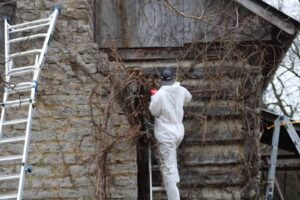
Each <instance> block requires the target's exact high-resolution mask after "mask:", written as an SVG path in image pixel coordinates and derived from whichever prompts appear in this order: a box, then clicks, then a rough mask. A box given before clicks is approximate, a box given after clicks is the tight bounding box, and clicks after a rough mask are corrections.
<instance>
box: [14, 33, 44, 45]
mask: <svg viewBox="0 0 300 200" xmlns="http://www.w3.org/2000/svg"><path fill="white" fill-rule="evenodd" d="M46 36H47V33H40V34H36V35H30V36H26V37H20V38H15V39H11V40H10V41H9V43H16V42H22V41H28V40H33V39H36V38H43V37H46Z"/></svg>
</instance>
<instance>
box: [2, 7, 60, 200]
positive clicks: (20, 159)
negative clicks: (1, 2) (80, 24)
mask: <svg viewBox="0 0 300 200" xmlns="http://www.w3.org/2000/svg"><path fill="white" fill-rule="evenodd" d="M59 12H60V7H59V6H55V8H54V11H53V13H52V14H51V15H50V16H49V17H48V18H45V19H40V20H35V21H31V22H26V23H22V24H17V25H10V24H9V23H8V21H7V20H5V22H4V31H5V33H4V37H5V38H4V39H5V74H4V76H5V80H4V81H5V83H6V86H5V88H4V94H3V102H2V104H1V106H2V111H1V119H0V146H1V145H7V144H16V143H18V144H19V143H20V142H22V144H23V148H22V153H21V154H20V155H9V156H2V155H1V157H0V171H5V169H3V168H4V165H5V164H7V163H10V162H12V161H14V162H17V163H15V164H17V165H18V166H19V167H18V168H20V172H18V173H17V174H1V176H0V182H3V181H11V180H13V179H14V180H15V181H17V182H16V184H17V185H16V189H15V190H16V191H17V192H14V193H12V194H2V195H0V199H17V200H21V199H22V196H23V186H24V179H25V174H26V173H27V172H30V171H31V169H30V168H28V165H27V154H28V147H29V141H30V132H31V122H32V111H33V104H34V103H35V96H36V93H37V87H38V79H39V75H40V70H41V68H42V65H43V62H44V57H45V54H46V52H47V49H48V43H49V40H50V38H51V36H52V33H53V30H54V26H55V23H56V20H57V16H58V14H59ZM39 30H42V31H43V32H42V33H36V32H38V31H39ZM34 31H35V32H34ZM28 33H29V34H31V35H28ZM26 34H27V35H26ZM19 35H23V36H22V37H18V36H19ZM24 35H26V36H24ZM35 39H42V40H43V39H44V40H43V42H41V41H40V42H41V43H42V44H43V45H42V48H40V49H30V50H27V51H22V52H15V53H13V52H12V51H14V48H13V47H15V46H12V45H18V44H21V43H22V42H23V43H24V42H34V40H35ZM35 42H37V41H35ZM29 58H33V59H31V60H34V61H33V62H34V64H30V65H27V66H23V65H20V66H18V67H16V66H15V63H16V60H17V59H19V60H23V61H27V60H30V59H29ZM20 76H22V77H23V76H27V77H28V76H29V77H30V78H29V80H30V81H27V82H22V81H20V82H19V83H14V82H13V81H14V80H12V79H14V78H16V77H17V78H18V80H20ZM22 77H21V78H22ZM31 77H32V79H31ZM21 80H22V79H21ZM31 80H32V81H31ZM12 85H13V86H12ZM22 92H23V93H24V94H26V95H27V97H25V98H23V97H22V98H20V97H19V98H16V96H17V95H16V94H18V93H22ZM26 92H27V93H26ZM16 108H19V109H21V108H22V109H25V113H26V114H25V117H23V118H20V116H14V113H15V112H16V111H14V110H13V109H16ZM27 108H28V110H27ZM10 109H11V110H12V111H10ZM9 111H10V112H12V116H10V119H8V118H7V116H8V113H9ZM10 115H11V113H10ZM15 115H17V114H15ZM11 118H12V119H11ZM16 124H24V125H25V126H26V128H25V130H24V132H23V133H22V135H21V136H17V137H15V136H9V133H10V132H5V131H4V127H7V126H14V125H16ZM1 153H6V152H1ZM1 168H2V169H1ZM8 171H9V170H8Z"/></svg>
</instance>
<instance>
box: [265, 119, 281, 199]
mask: <svg viewBox="0 0 300 200" xmlns="http://www.w3.org/2000/svg"><path fill="white" fill-rule="evenodd" d="M280 122H281V117H278V118H277V119H276V120H275V122H274V124H275V128H274V131H273V138H272V153H271V159H270V163H269V172H268V185H267V188H266V200H272V199H273V195H274V181H275V172H276V163H277V154H278V143H279V136H280Z"/></svg>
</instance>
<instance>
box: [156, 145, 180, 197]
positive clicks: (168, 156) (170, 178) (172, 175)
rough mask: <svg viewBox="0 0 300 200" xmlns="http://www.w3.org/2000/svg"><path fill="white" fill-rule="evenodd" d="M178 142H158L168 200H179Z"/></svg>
mask: <svg viewBox="0 0 300 200" xmlns="http://www.w3.org/2000/svg"><path fill="white" fill-rule="evenodd" d="M176 148H177V144H176V143H175V142H174V143H170V142H164V143H159V144H158V154H159V157H160V160H161V172H162V175H163V179H164V186H165V190H166V192H167V196H168V200H179V199H180V195H179V190H178V187H177V185H176V184H177V183H178V182H179V174H178V169H177V154H176Z"/></svg>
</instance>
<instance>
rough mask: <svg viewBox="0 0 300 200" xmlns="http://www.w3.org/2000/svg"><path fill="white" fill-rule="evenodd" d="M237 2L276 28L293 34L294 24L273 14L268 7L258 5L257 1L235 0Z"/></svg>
mask: <svg viewBox="0 0 300 200" xmlns="http://www.w3.org/2000/svg"><path fill="white" fill-rule="evenodd" d="M236 1H237V2H238V3H239V4H241V5H243V6H244V7H246V8H247V9H249V10H250V11H252V12H254V13H255V14H257V15H258V16H260V17H262V18H264V19H265V20H267V21H269V22H270V23H272V24H274V25H275V26H277V27H278V28H280V29H282V30H284V31H285V32H287V33H288V34H290V35H293V34H295V31H296V29H295V26H294V24H293V23H292V22H290V21H287V19H286V18H283V17H280V16H279V15H275V14H274V13H273V12H271V11H269V10H268V9H266V8H264V7H262V6H260V5H258V4H257V3H255V2H253V1H249V0H236Z"/></svg>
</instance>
